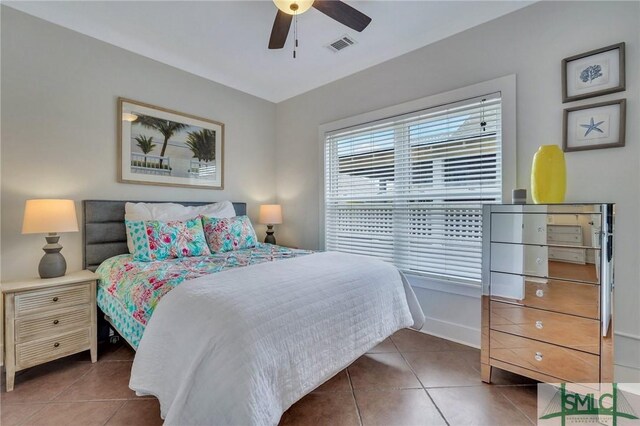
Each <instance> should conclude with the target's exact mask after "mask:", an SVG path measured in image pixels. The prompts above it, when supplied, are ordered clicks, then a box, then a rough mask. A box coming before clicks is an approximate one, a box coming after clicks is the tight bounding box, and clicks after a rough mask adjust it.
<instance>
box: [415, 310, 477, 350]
mask: <svg viewBox="0 0 640 426" xmlns="http://www.w3.org/2000/svg"><path fill="white" fill-rule="evenodd" d="M420 332H421V333H425V334H430V335H432V336H436V337H440V338H442V339H446V340H451V341H452V342H456V343H460V344H461V345H465V346H470V347H472V348H476V349H480V329H479V328H473V327H469V326H466V325H463V324H457V323H454V322H449V321H443V320H440V319H437V318H432V317H425V321H424V325H423V326H422V328H421V329H420Z"/></svg>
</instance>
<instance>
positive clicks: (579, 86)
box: [562, 42, 626, 103]
mask: <svg viewBox="0 0 640 426" xmlns="http://www.w3.org/2000/svg"><path fill="white" fill-rule="evenodd" d="M624 49H625V43H624V42H622V43H617V44H613V45H611V46H606V47H602V48H600V49H595V50H591V51H589V52H585V53H581V54H579V55H574V56H571V57H568V58H565V59H563V60H562V102H563V103H567V102H571V101H577V100H580V99H587V98H591V97H594V96H601V95H606V94H609V93H616V92H621V91H623V90H625V88H626V83H625V53H624Z"/></svg>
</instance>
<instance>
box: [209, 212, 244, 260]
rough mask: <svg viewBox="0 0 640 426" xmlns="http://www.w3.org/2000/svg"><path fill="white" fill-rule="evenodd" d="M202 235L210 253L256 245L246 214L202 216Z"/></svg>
mask: <svg viewBox="0 0 640 426" xmlns="http://www.w3.org/2000/svg"><path fill="white" fill-rule="evenodd" d="M202 224H203V225H204V235H205V236H206V237H207V244H209V249H210V250H211V252H212V253H221V252H225V251H231V250H240V249H245V248H251V247H255V246H256V242H257V238H256V231H254V229H253V226H252V225H251V221H250V220H249V217H248V216H236V217H229V218H214V217H206V216H202Z"/></svg>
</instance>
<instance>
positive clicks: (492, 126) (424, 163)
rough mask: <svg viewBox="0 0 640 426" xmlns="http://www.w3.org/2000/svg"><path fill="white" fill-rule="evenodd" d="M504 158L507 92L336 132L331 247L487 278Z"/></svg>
mask: <svg viewBox="0 0 640 426" xmlns="http://www.w3.org/2000/svg"><path fill="white" fill-rule="evenodd" d="M501 164H502V141H501V98H500V94H499V93H497V94H491V95H486V96H482V97H480V98H474V99H470V100H465V101H461V102H457V103H454V104H448V105H444V106H440V107H437V108H431V109H427V110H422V111H417V112H414V113H410V114H405V115H402V116H396V117H391V118H387V119H383V120H379V121H375V122H372V123H367V124H364V125H360V126H356V127H350V128H346V129H341V130H336V131H332V132H328V133H326V134H325V218H324V220H325V246H326V249H327V250H337V251H343V252H349V253H357V254H366V255H371V256H376V257H379V258H380V259H383V260H386V261H389V262H392V263H394V264H395V265H396V266H397V267H398V268H400V269H401V270H403V271H405V272H411V273H416V274H423V275H429V276H434V277H437V278H443V279H449V280H455V281H463V282H468V283H471V284H477V285H479V283H480V267H481V238H482V215H481V208H482V204H483V203H497V202H498V203H499V202H501V201H502V168H501Z"/></svg>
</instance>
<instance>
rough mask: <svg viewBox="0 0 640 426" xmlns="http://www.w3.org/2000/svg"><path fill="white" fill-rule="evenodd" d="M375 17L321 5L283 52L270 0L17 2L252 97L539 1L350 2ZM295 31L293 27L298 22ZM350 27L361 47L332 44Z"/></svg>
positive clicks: (316, 80)
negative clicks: (354, 26) (327, 11)
mask: <svg viewBox="0 0 640 426" xmlns="http://www.w3.org/2000/svg"><path fill="white" fill-rule="evenodd" d="M347 3H349V4H350V5H351V6H353V7H355V8H357V9H358V10H360V11H361V12H363V13H365V14H367V15H369V16H370V17H371V18H372V19H373V21H372V22H371V24H370V25H369V26H368V27H367V28H366V29H365V30H364V31H363V32H362V33H358V32H356V31H353V30H351V29H349V28H347V27H345V26H344V25H342V24H339V23H338V22H336V21H334V20H332V19H331V18H329V17H328V16H326V15H324V14H322V13H320V12H319V11H317V10H315V9H313V8H312V9H310V10H309V11H308V12H305V13H304V14H302V15H300V16H299V17H298V39H299V48H298V53H297V58H296V59H293V57H292V45H293V42H292V38H293V37H292V34H291V33H290V34H289V38H288V39H287V44H286V45H285V47H284V49H282V50H268V49H267V44H268V40H269V34H270V33H271V27H272V25H273V20H274V17H275V15H276V7H275V5H274V4H273V3H272V2H271V1H270V0H264V1H124V2H123V1H12V2H3V4H6V5H8V6H10V7H12V8H15V9H18V10H20V11H23V12H25V13H28V14H31V15H34V16H36V17H39V18H42V19H45V20H47V21H50V22H53V23H55V24H58V25H61V26H63V27H67V28H70V29H72V30H74V31H78V32H80V33H82V34H86V35H88V36H91V37H94V38H97V39H99V40H102V41H105V42H107V43H111V44H113V45H116V46H119V47H122V48H124V49H127V50H129V51H132V52H135V53H138V54H140V55H143V56H146V57H149V58H152V59H155V60H157V61H159V62H163V63H165V64H169V65H172V66H174V67H176V68H179V69H182V70H184V71H188V72H190V73H192V74H196V75H199V76H201V77H204V78H207V79H209V80H213V81H215V82H218V83H222V84H224V85H227V86H230V87H233V88H235V89H238V90H241V91H244V92H247V93H250V94H252V95H255V96H258V97H261V98H264V99H267V100H269V101H272V102H280V101H282V100H285V99H287V98H290V97H293V96H296V95H298V94H301V93H304V92H306V91H309V90H311V89H314V88H316V87H319V86H322V85H324V84H326V83H329V82H331V81H334V80H337V79H339V78H342V77H345V76H347V75H350V74H353V73H355V72H358V71H361V70H363V69H366V68H368V67H371V66H373V65H375V64H378V63H381V62H384V61H386V60H389V59H391V58H394V57H396V56H399V55H402V54H404V53H407V52H409V51H412V50H415V49H417V48H420V47H422V46H425V45H427V44H430V43H433V42H435V41H437V40H441V39H443V38H445V37H448V36H450V35H453V34H455V33H458V32H461V31H464V30H466V29H468V28H471V27H474V26H476V25H479V24H481V23H483V22H487V21H489V20H491V19H495V18H497V17H499V16H501V15H504V14H507V13H509V12H512V11H514V10H517V9H520V8H522V7H525V6H527V5H529V4H531V3H532V2H531V1H349V0H348V1H347ZM292 29H293V27H292ZM345 34H348V35H350V36H352V37H353V38H355V39H356V41H357V44H356V45H355V46H352V47H349V48H347V49H345V50H344V51H341V52H339V53H333V52H331V51H330V50H329V49H327V48H326V47H325V46H326V45H327V44H328V43H330V42H332V41H334V40H336V39H338V38H340V37H341V36H343V35H345Z"/></svg>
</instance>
